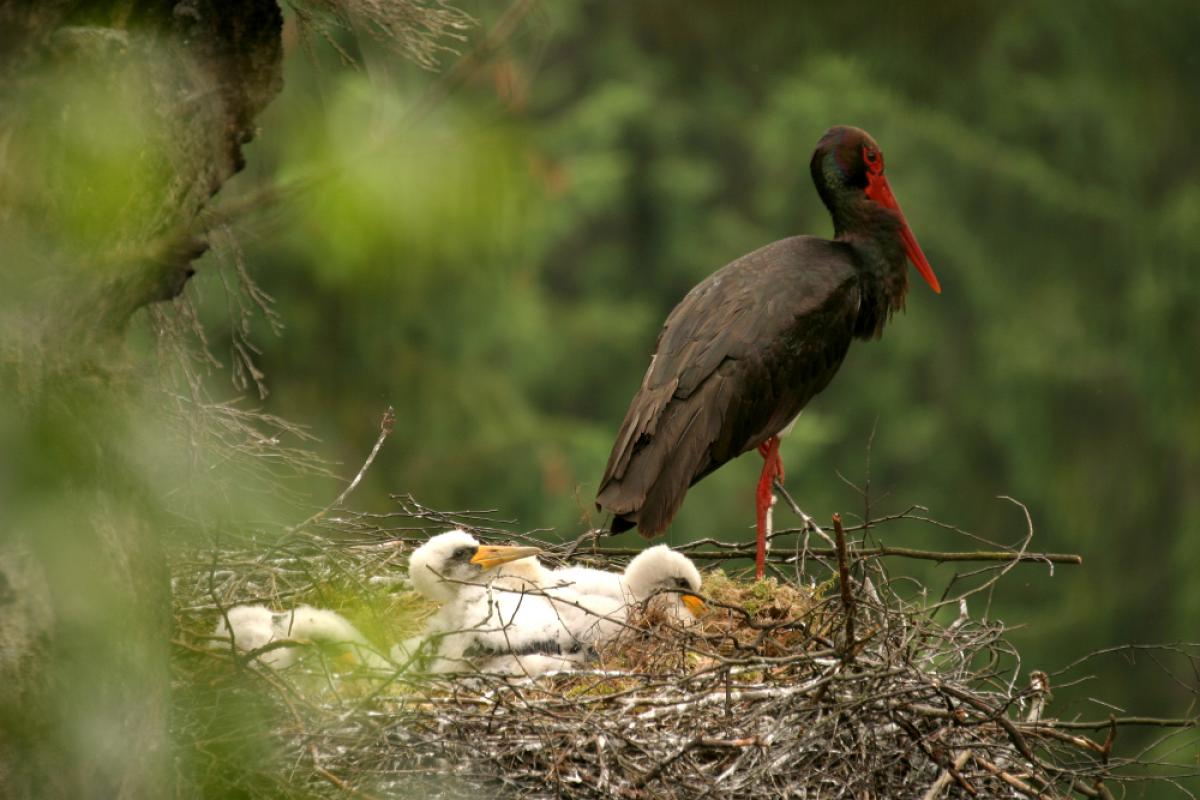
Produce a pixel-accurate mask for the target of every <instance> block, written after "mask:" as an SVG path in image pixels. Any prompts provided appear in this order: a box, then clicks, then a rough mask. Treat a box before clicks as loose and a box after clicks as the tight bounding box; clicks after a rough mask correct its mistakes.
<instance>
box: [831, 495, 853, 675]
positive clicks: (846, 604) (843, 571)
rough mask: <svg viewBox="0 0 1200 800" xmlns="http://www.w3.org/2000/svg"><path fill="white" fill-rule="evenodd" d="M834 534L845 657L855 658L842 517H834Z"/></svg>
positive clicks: (847, 561)
mask: <svg viewBox="0 0 1200 800" xmlns="http://www.w3.org/2000/svg"><path fill="white" fill-rule="evenodd" d="M833 534H834V536H835V537H836V540H837V558H838V583H839V584H840V587H841V593H842V608H843V610H844V612H845V615H846V642H845V645H844V647H845V650H844V652H843V657H844V658H845V659H846V660H850V659H852V658H854V595H853V593H852V592H851V591H850V562H849V560H848V559H847V558H846V531H845V530H844V529H843V528H842V515H841V514H834V515H833Z"/></svg>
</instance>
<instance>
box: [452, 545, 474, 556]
mask: <svg viewBox="0 0 1200 800" xmlns="http://www.w3.org/2000/svg"><path fill="white" fill-rule="evenodd" d="M470 555H471V548H469V547H460V548H458V549H457V550H455V551H454V557H455V558H469V557H470Z"/></svg>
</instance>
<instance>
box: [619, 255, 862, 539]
mask: <svg viewBox="0 0 1200 800" xmlns="http://www.w3.org/2000/svg"><path fill="white" fill-rule="evenodd" d="M859 303H860V291H859V279H858V273H857V270H856V269H855V267H854V256H853V253H852V251H851V249H850V248H849V246H847V245H845V244H842V243H840V242H831V241H826V240H824V239H817V238H814V237H809V236H797V237H793V238H790V239H784V240H782V241H778V242H774V243H773V244H769V245H767V246H766V247H763V248H761V249H759V250H756V251H754V252H753V253H750V254H749V255H746V256H743V257H742V258H739V259H738V260H737V261H734V262H733V263H731V264H729V265H727V266H725V267H723V268H722V269H720V270H718V271H717V272H715V273H713V274H712V275H710V276H709V277H708V278H707V279H706V280H704V281H703V282H702V283H700V284H699V285H698V286H696V288H694V289H692V291H691V292H689V293H688V295H687V296H686V297H685V298H684V299H683V301H682V302H680V304H679V305H678V306H676V307H675V310H674V311H672V312H671V315H670V316H669V317H667V321H666V323H665V324H664V325H663V329H662V332H661V333H660V334H659V337H658V345H657V347H656V348H655V353H654V356H653V358H652V359H651V361H650V367H649V369H647V370H646V375H645V377H644V378H643V379H642V386H641V388H640V389H639V390H638V393H637V395H636V396H635V397H634V398H633V401H632V402H631V403H630V405H629V411H628V412H627V413H626V415H625V421H624V422H623V423H622V424H621V430H620V432H619V433H618V434H617V440H616V443H615V444H614V445H613V450H612V455H610V456H609V460H608V466H607V467H606V468H605V471H604V478H603V479H602V480H601V481H600V490H599V493H598V494H597V496H596V505H597V507H599V508H602V509H606V510H608V511H611V512H613V514H614V515H615V518H614V520H613V530H625V529H627V528H630V527H632V526H634V525H637V526H638V527H639V528H640V529H641V531H642V533H644V534H646V535H647V536H654V535H656V534H658V533H661V532H662V531H663V530H664V529H665V528H666V527H667V525H668V524H669V523H670V521H671V519H672V518H673V517H674V516H675V512H676V511H678V510H679V506H680V505H681V504H682V503H683V497H684V495H685V494H686V492H687V490H688V487H689V486H691V485H692V484H693V483H695V482H696V481H698V480H700V479H701V478H703V477H704V476H705V475H707V474H708V473H710V472H712V471H713V470H714V469H716V468H717V467H719V466H721V465H722V464H724V463H725V462H726V461H729V460H730V459H732V458H734V457H735V456H738V455H740V454H741V453H744V452H746V451H747V450H750V449H751V448H754V447H757V446H758V445H759V444H760V443H762V442H763V441H764V440H765V439H767V438H768V437H770V436H772V435H774V434H776V433H778V432H779V431H780V430H781V429H783V428H784V427H785V426H786V425H787V424H788V422H790V421H791V420H792V419H793V418H794V417H795V416H796V414H798V413H799V412H800V410H801V409H802V408H804V405H805V404H806V403H807V402H808V401H809V400H810V399H811V398H812V397H813V395H815V394H817V393H818V392H820V391H821V390H822V389H824V388H825V386H826V385H828V383H829V381H830V380H831V379H832V378H833V375H834V373H835V372H837V369H838V367H839V366H840V365H841V363H842V359H843V358H844V357H845V355H846V350H847V348H848V347H849V346H850V341H851V339H852V337H853V331H854V327H855V319H856V316H857V313H858V308H859Z"/></svg>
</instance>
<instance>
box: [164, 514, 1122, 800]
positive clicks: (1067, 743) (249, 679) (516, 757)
mask: <svg viewBox="0 0 1200 800" xmlns="http://www.w3.org/2000/svg"><path fill="white" fill-rule="evenodd" d="M450 525H456V526H462V525H465V526H467V527H469V528H470V530H472V532H474V533H475V534H476V535H477V536H478V537H479V538H480V539H482V540H484V541H490V542H503V541H513V540H515V539H520V540H523V541H528V540H529V539H528V537H521V536H515V535H514V534H512V533H509V532H504V531H499V530H496V529H493V528H489V527H487V524H486V522H482V521H481V520H480V519H478V518H476V517H469V518H466V519H464V518H462V517H454V518H451V517H449V516H445V515H439V514H436V513H434V512H429V511H428V510H426V509H423V508H421V507H419V506H417V505H416V504H414V503H412V502H411V500H405V501H404V506H403V512H398V513H397V514H396V515H377V516H375V517H369V518H368V517H366V516H343V517H340V518H337V519H332V520H331V519H322V520H319V521H317V522H316V523H314V525H312V526H310V529H309V530H308V531H307V532H304V533H292V534H290V535H288V536H285V537H283V538H282V539H281V540H280V541H279V542H278V543H276V544H275V545H273V546H271V547H269V548H263V547H261V546H255V545H254V544H253V543H251V542H242V543H237V544H234V545H227V546H225V547H223V548H220V549H217V550H213V549H207V550H206V551H204V552H193V553H190V554H189V553H185V554H182V555H181V556H180V557H178V558H177V559H176V562H175V563H176V579H175V589H176V602H177V606H178V608H177V618H178V624H179V630H180V633H179V638H178V639H177V642H176V644H177V653H178V656H177V658H176V659H175V665H176V670H175V672H176V683H177V696H178V697H179V700H178V702H177V706H178V707H177V709H176V720H177V728H178V730H177V733H178V738H179V740H180V741H181V742H182V743H183V745H182V747H183V750H184V751H185V753H184V754H185V755H186V758H183V759H181V763H182V764H184V766H183V767H181V769H186V770H188V771H190V773H191V774H190V775H189V777H190V778H191V781H190V782H191V783H193V784H195V785H199V786H201V787H203V791H204V792H205V794H213V795H221V796H224V794H226V793H231V792H236V793H237V794H238V796H246V797H259V796H262V797H266V796H271V797H280V796H297V797H299V796H306V797H309V796H314V795H316V796H323V795H328V796H346V793H350V794H351V795H352V796H364V797H394V796H395V797H430V798H460V797H461V798H473V799H475V798H478V797H480V796H483V795H481V793H486V796H489V797H495V796H499V797H560V798H577V797H578V798H585V797H625V798H698V797H721V798H741V797H746V798H751V797H753V798H755V800H761V799H762V798H769V797H781V798H783V797H788V798H805V797H807V798H818V797H819V798H839V797H847V798H864V797H872V798H874V797H878V798H938V797H1005V798H1011V797H1022V796H1029V797H1073V796H1089V797H1107V796H1110V795H1109V788H1108V787H1109V786H1110V785H1115V782H1118V781H1119V780H1120V779H1121V778H1120V769H1121V766H1122V762H1121V761H1120V760H1119V759H1117V758H1115V757H1114V756H1113V755H1112V752H1111V750H1112V734H1111V733H1110V732H1109V731H1106V730H1100V731H1099V732H1082V731H1078V730H1073V729H1071V730H1066V729H1063V728H1060V727H1059V726H1058V725H1057V724H1056V723H1054V722H1053V721H1051V720H1048V719H1046V718H1045V717H1046V716H1047V715H1046V713H1045V708H1046V703H1047V702H1048V700H1049V691H1048V690H1049V685H1048V678H1047V677H1046V676H1045V675H1044V674H1042V673H1037V672H1035V673H1032V675H1022V674H1021V666H1020V661H1019V657H1018V655H1017V654H1016V653H1015V651H1014V650H1013V648H1012V647H1011V646H1010V645H1009V644H1008V643H1007V642H1006V640H1005V638H1004V637H1005V628H1004V626H1003V624H1001V623H999V622H997V621H994V620H986V619H979V618H975V617H974V616H972V614H971V613H970V608H971V606H972V605H979V606H984V607H986V603H987V602H988V595H987V593H988V592H990V591H992V589H993V587H994V586H995V583H996V581H997V580H999V579H1000V578H1001V577H1003V575H1004V574H1006V573H1007V571H1008V570H1010V569H1011V568H1012V567H1013V566H1014V565H1015V564H1016V563H1017V562H1018V559H1017V558H1016V556H1017V555H1020V554H1023V552H1024V544H1022V545H1020V546H1018V547H1015V548H1014V549H1013V551H1012V552H1013V554H1014V558H1013V560H1011V561H1009V562H1001V563H998V564H996V565H994V566H991V567H986V568H984V569H982V570H976V571H975V572H973V573H971V576H970V577H971V579H970V580H968V579H966V578H965V577H964V575H963V574H961V573H960V574H959V575H956V577H955V581H954V582H955V584H957V585H960V586H965V587H966V588H962V590H961V591H959V592H957V593H955V592H949V591H948V592H947V593H946V594H945V595H943V599H942V600H940V601H938V602H932V601H929V600H927V599H926V598H927V597H928V596H929V593H928V592H927V590H926V589H925V587H922V586H921V585H920V584H919V583H917V582H916V581H914V580H912V579H911V578H904V579H893V578H892V577H891V576H890V574H889V573H888V571H887V569H885V566H884V564H883V560H882V559H881V558H880V557H877V556H860V555H857V550H856V547H857V546H858V545H859V544H861V539H862V538H863V534H864V532H866V529H865V528H864V527H863V526H860V528H858V529H850V530H849V534H850V541H849V556H848V561H849V563H848V564H847V563H845V562H843V565H844V566H846V567H847V568H848V573H847V574H849V575H850V579H849V584H848V585H847V587H846V589H847V590H848V591H845V592H843V591H841V586H840V582H839V580H838V577H837V576H838V574H839V564H838V563H837V562H836V560H835V559H831V558H827V557H818V556H810V555H809V554H808V549H807V548H808V544H809V541H810V538H815V537H816V536H817V535H820V536H824V535H825V534H824V532H823V531H820V530H819V529H813V528H806V529H798V530H794V531H782V532H779V533H778V534H777V535H776V539H775V543H774V549H773V552H772V573H773V576H772V577H769V578H768V579H766V580H764V581H754V580H753V579H747V578H745V577H741V576H740V575H739V574H738V573H737V572H735V571H731V572H726V571H724V570H723V569H722V568H721V567H720V566H719V564H720V562H721V559H720V558H717V557H710V558H708V560H707V561H706V562H702V563H701V566H702V568H703V571H704V581H705V582H704V589H703V594H704V596H705V599H706V601H707V603H708V606H709V613H708V614H707V615H706V616H705V617H704V618H703V619H702V620H701V621H699V622H698V624H696V625H693V626H690V627H688V628H676V627H672V626H671V625H669V624H666V623H665V622H663V621H660V620H654V619H647V618H646V617H645V615H643V614H637V613H635V614H634V615H633V617H632V624H631V627H630V629H629V630H627V631H626V632H625V634H624V635H623V636H622V637H621V638H620V639H619V640H617V641H616V642H613V643H611V644H609V645H607V646H605V647H603V648H602V649H601V651H600V652H599V653H597V655H596V658H595V659H594V660H593V661H592V662H590V663H588V664H587V665H586V669H582V670H579V671H575V672H570V673H559V674H551V675H547V676H542V677H540V678H516V679H514V678H507V679H506V678H501V677H498V676H494V675H482V674H472V675H462V676H435V675H424V674H419V673H417V672H414V671H412V670H411V668H406V665H397V666H396V668H395V669H391V670H385V671H378V670H376V671H370V670H367V669H365V668H358V669H353V668H352V669H349V670H347V668H346V666H345V664H344V663H343V660H344V659H342V658H341V657H340V655H341V654H338V653H325V652H320V651H317V650H314V651H313V652H311V653H309V654H308V655H307V656H306V657H305V658H304V659H303V660H302V661H301V662H300V664H299V665H297V666H296V667H292V668H290V669H288V670H285V671H282V672H279V673H276V672H272V671H271V670H270V669H268V668H266V667H263V666H261V665H258V664H257V663H255V662H250V663H246V661H245V660H244V659H242V658H238V657H235V656H234V655H233V654H231V653H230V652H229V651H228V649H225V648H222V647H220V646H214V643H213V642H212V641H211V640H209V639H207V638H206V636H207V635H208V634H210V633H211V631H212V629H213V627H214V625H215V623H216V620H217V619H218V617H219V615H220V613H221V612H220V609H221V608H227V607H228V606H230V605H233V604H235V603H245V602H265V603H267V604H270V605H273V606H274V607H276V608H289V607H292V606H295V605H296V604H298V603H301V602H306V603H310V604H313V605H317V606H322V607H326V608H333V609H335V610H338V611H340V612H342V613H343V614H345V615H346V616H347V617H349V618H350V619H351V620H352V621H353V622H354V623H355V624H356V625H357V626H358V627H359V628H360V629H361V630H362V631H363V632H364V633H365V634H366V635H367V637H368V638H369V639H371V640H372V641H374V642H375V643H376V644H377V645H378V646H379V650H380V652H381V653H386V652H387V650H388V645H389V644H390V643H392V642H395V641H399V640H400V639H403V638H405V637H407V636H411V635H413V634H414V633H416V632H418V631H420V629H421V626H422V624H423V622H424V619H425V617H426V616H428V614H429V613H431V611H432V607H431V606H429V604H427V603H426V602H425V601H423V600H422V599H421V598H420V597H419V596H417V595H415V594H414V593H412V592H411V591H409V590H408V589H407V587H406V583H405V575H404V564H405V562H406V561H407V557H408V554H409V553H410V552H411V550H412V549H413V548H414V547H415V546H417V545H418V544H419V543H420V542H422V541H424V539H425V538H427V537H428V536H429V535H431V534H432V533H436V532H438V531H440V530H445V529H446V527H449V526H450ZM787 537H791V539H788V538H787ZM598 541H600V540H599V539H598V538H597V537H593V538H591V539H589V538H588V537H587V536H586V535H585V537H581V539H580V540H577V541H575V542H573V543H568V544H563V545H558V546H550V547H548V559H547V560H549V561H555V560H556V559H558V560H560V561H563V563H565V560H566V559H567V557H568V556H569V557H570V558H569V560H571V561H577V560H579V559H581V558H585V559H586V561H587V562H588V563H590V564H592V565H594V566H602V567H607V568H611V569H621V568H622V567H623V565H624V562H625V561H626V560H627V556H625V555H624V554H622V555H614V554H611V553H606V552H605V551H604V549H603V548H601V547H599V546H597V542H598ZM785 542H791V543H792V544H787V545H785V544H784V543H785ZM1027 543H1028V538H1026V540H1025V544H1027ZM714 544H716V545H718V548H717V552H718V553H720V552H725V551H724V550H722V549H721V548H726V549H727V550H728V553H729V555H730V556H731V557H733V556H742V555H743V552H742V551H741V550H738V549H737V547H736V546H734V545H721V544H720V543H714ZM830 544H832V542H830ZM589 545H590V546H589ZM703 547H704V546H703V545H702V544H701V545H697V546H696V547H695V548H693V555H697V554H698V553H699V551H700V549H703ZM787 547H791V548H792V549H791V550H790V551H788V552H783V551H784V550H786V549H787ZM831 549H832V548H826V551H827V552H828V551H829V550H831ZM708 552H709V553H710V556H711V553H712V547H711V546H710V547H709V548H708ZM814 552H815V548H814ZM741 563H744V562H741ZM1040 569H1045V567H1040ZM968 584H969V585H968ZM1115 730H1116V729H1115V726H1114V728H1113V731H1114V732H1115ZM181 783H182V782H181Z"/></svg>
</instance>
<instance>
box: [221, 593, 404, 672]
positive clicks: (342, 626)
mask: <svg viewBox="0 0 1200 800" xmlns="http://www.w3.org/2000/svg"><path fill="white" fill-rule="evenodd" d="M226 617H228V619H229V626H228V627H227V626H226V624H225V618H222V619H221V620H220V621H218V622H217V628H216V631H215V633H214V635H215V636H217V637H218V638H220V639H224V640H226V641H228V640H229V638H230V627H232V629H233V643H234V646H235V647H236V648H237V649H238V650H240V651H241V652H243V653H248V652H251V651H253V650H257V649H259V648H261V647H265V646H266V645H268V644H270V643H271V642H275V641H283V640H288V641H294V642H297V643H298V644H296V645H286V646H280V647H276V648H274V649H272V650H269V651H267V652H265V653H260V654H259V655H258V656H256V659H257V660H258V661H260V662H262V663H263V664H266V665H267V666H269V667H272V668H274V669H283V668H285V667H289V666H291V665H292V664H294V663H296V660H297V659H298V658H299V657H300V654H301V648H300V645H302V644H308V643H322V644H328V645H339V646H342V647H344V648H345V650H346V652H347V653H348V654H349V655H351V656H352V657H353V658H354V659H355V660H356V661H358V662H360V663H363V664H367V665H368V666H373V667H384V666H386V662H385V661H384V659H383V658H382V657H380V656H379V655H378V654H376V653H375V652H374V651H373V650H372V649H371V646H370V645H369V644H368V642H367V640H366V638H365V637H364V636H363V635H362V634H361V633H359V632H358V629H357V628H355V627H354V626H353V625H351V624H350V621H349V620H347V619H346V618H345V617H343V616H342V615H341V614H338V613H337V612H336V611H330V610H328V609H323V608H313V607H312V606H297V607H296V608H295V609H292V610H290V611H280V612H274V611H271V609H269V608H267V607H266V606H234V607H233V608H231V609H229V610H228V611H227V612H226ZM217 646H224V645H222V644H221V643H217Z"/></svg>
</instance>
